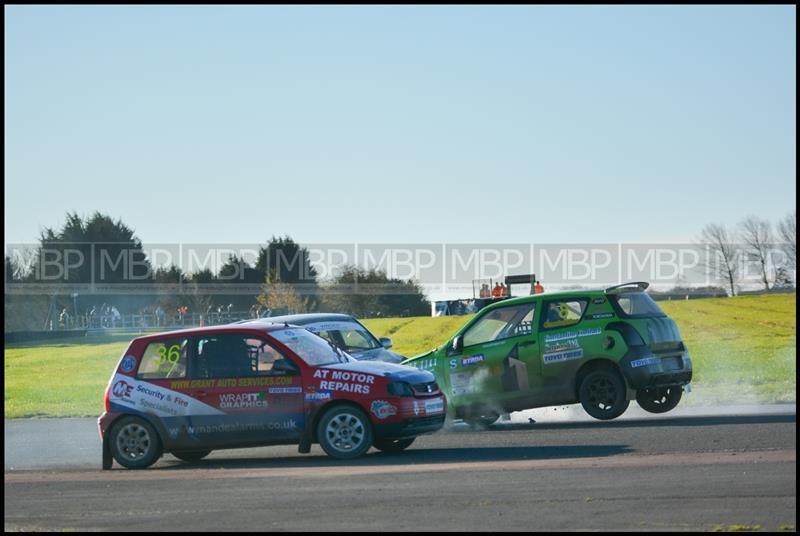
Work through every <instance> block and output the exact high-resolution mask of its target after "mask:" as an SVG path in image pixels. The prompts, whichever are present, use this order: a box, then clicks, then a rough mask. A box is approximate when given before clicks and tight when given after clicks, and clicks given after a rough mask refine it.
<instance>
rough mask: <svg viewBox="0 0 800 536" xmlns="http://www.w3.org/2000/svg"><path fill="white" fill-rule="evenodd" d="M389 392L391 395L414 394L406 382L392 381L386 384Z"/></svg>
mask: <svg viewBox="0 0 800 536" xmlns="http://www.w3.org/2000/svg"><path fill="white" fill-rule="evenodd" d="M387 389H388V390H389V394H390V395H393V396H414V390H413V389H411V386H410V385H409V384H407V383H406V382H392V383H390V384H389V385H388V386H387Z"/></svg>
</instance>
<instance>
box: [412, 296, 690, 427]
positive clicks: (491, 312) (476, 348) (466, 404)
mask: <svg viewBox="0 0 800 536" xmlns="http://www.w3.org/2000/svg"><path fill="white" fill-rule="evenodd" d="M647 287H648V283H642V282H636V283H625V284H623V285H617V286H614V287H610V288H607V289H605V290H580V291H568V292H547V293H543V294H535V295H532V296H524V297H519V298H512V299H509V300H504V301H501V302H498V303H495V304H492V305H489V306H487V307H485V308H484V309H482V310H481V311H480V312H479V313H478V314H477V315H475V317H474V318H472V319H471V320H470V321H469V322H468V323H467V324H466V325H465V326H464V327H462V328H461V329H460V330H459V331H458V332H457V333H456V334H455V335H454V336H453V337H452V338H451V339H450V340H449V341H448V342H447V343H446V344H444V345H443V346H440V347H439V348H435V349H434V350H432V351H430V352H428V353H426V354H423V355H419V356H416V357H413V358H411V359H409V360H407V361H405V362H404V364H406V365H411V366H414V367H417V368H419V369H422V370H428V371H431V372H433V373H434V375H435V376H436V379H437V381H438V383H439V386H440V388H441V389H442V390H444V391H445V393H446V395H447V402H448V408H449V410H450V411H451V412H452V413H451V415H452V417H454V418H458V419H463V420H464V421H466V422H469V423H476V424H477V423H480V424H491V423H492V422H494V421H495V420H497V418H498V417H499V416H500V414H502V413H508V412H512V411H520V410H525V409H532V408H539V407H547V406H556V405H563V404H575V403H578V402H580V403H581V405H582V406H583V408H584V409H585V410H586V412H587V413H588V414H589V415H591V416H592V417H594V418H596V419H614V418H616V417H619V416H620V415H622V413H624V412H625V410H626V409H627V408H628V404H629V403H630V400H632V399H634V398H635V399H636V401H637V402H638V403H639V405H640V406H641V407H642V408H644V409H645V410H647V411H649V412H652V413H664V412H666V411H669V410H671V409H673V408H674V407H675V406H676V405H677V404H678V402H679V401H680V399H681V395H682V394H683V390H684V386H688V384H689V382H690V381H691V380H692V361H691V358H690V357H689V352H688V351H687V349H686V346H685V345H684V343H683V341H682V340H681V335H680V333H679V331H678V327H677V326H676V324H675V322H674V321H673V320H672V319H670V318H669V317H667V315H666V314H665V313H664V312H663V311H662V310H661V309H660V308H659V307H658V305H657V304H656V302H655V301H653V299H652V298H650V296H648V295H647V294H646V293H645V292H644V291H645V289H647Z"/></svg>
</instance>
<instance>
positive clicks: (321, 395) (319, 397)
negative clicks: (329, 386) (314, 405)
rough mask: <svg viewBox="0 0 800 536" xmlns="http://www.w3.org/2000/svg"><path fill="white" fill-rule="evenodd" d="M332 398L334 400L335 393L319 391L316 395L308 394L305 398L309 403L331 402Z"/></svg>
mask: <svg viewBox="0 0 800 536" xmlns="http://www.w3.org/2000/svg"><path fill="white" fill-rule="evenodd" d="M331 398H333V393H332V392H330V391H317V392H315V393H306V396H305V399H306V401H307V402H316V401H323V400H330V399H331Z"/></svg>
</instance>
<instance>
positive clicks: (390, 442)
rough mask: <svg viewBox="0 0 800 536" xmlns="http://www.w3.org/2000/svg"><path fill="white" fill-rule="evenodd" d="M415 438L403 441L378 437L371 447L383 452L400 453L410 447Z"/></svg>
mask: <svg viewBox="0 0 800 536" xmlns="http://www.w3.org/2000/svg"><path fill="white" fill-rule="evenodd" d="M415 439H416V437H407V438H405V439H388V438H385V437H379V438H376V439H375V442H374V443H373V445H372V446H373V447H375V448H376V449H378V450H380V451H383V452H400V451H401V450H405V449H407V448H408V447H410V446H411V443H413V442H414V440H415Z"/></svg>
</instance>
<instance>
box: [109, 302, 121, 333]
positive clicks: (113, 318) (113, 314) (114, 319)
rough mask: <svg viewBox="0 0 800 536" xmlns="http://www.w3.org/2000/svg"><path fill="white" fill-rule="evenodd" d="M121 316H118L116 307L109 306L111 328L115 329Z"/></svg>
mask: <svg viewBox="0 0 800 536" xmlns="http://www.w3.org/2000/svg"><path fill="white" fill-rule="evenodd" d="M121 318H122V315H120V314H119V309H117V306H116V305H112V306H111V327H112V328H115V327H117V322H119V321H120V319H121Z"/></svg>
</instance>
